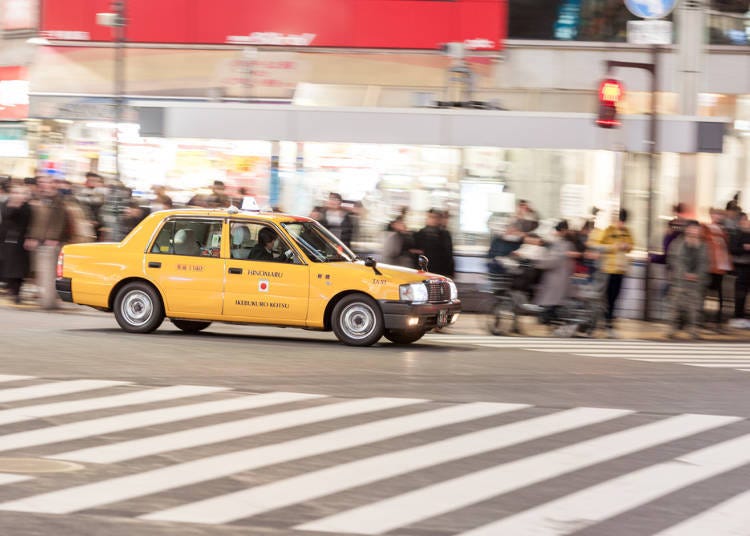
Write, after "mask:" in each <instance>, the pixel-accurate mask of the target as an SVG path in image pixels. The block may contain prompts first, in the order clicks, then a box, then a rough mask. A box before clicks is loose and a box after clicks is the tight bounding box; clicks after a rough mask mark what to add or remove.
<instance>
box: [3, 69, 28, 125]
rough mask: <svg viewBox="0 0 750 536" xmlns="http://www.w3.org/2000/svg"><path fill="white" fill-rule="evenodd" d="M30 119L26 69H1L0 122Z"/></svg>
mask: <svg viewBox="0 0 750 536" xmlns="http://www.w3.org/2000/svg"><path fill="white" fill-rule="evenodd" d="M27 117H29V82H28V79H27V77H26V69H25V68H24V67H0V121H18V120H20V119H26V118H27Z"/></svg>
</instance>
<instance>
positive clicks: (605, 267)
mask: <svg viewBox="0 0 750 536" xmlns="http://www.w3.org/2000/svg"><path fill="white" fill-rule="evenodd" d="M627 221H628V211H627V210H626V209H624V208H623V209H620V210H619V211H618V213H617V219H616V220H615V222H614V223H613V224H612V225H610V226H609V227H607V228H606V229H605V230H604V232H603V233H602V234H601V236H600V237H599V240H598V244H597V247H598V249H599V252H600V253H601V266H600V270H601V272H602V274H603V275H606V279H607V283H606V288H605V291H604V292H605V303H604V321H605V328H606V330H607V336H608V337H610V338H614V337H615V336H616V334H615V331H614V320H615V308H616V306H617V299H618V298H619V297H620V291H621V290H622V282H623V280H624V279H625V274H627V272H628V268H629V267H630V260H629V259H628V253H630V252H631V251H632V250H633V244H634V242H633V235H632V234H631V232H630V230H629V229H628V228H627V226H626V225H625V224H626V223H627Z"/></svg>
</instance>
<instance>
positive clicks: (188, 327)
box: [172, 320, 211, 333]
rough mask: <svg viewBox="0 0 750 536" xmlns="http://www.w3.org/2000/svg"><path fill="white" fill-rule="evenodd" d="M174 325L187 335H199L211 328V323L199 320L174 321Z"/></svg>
mask: <svg viewBox="0 0 750 536" xmlns="http://www.w3.org/2000/svg"><path fill="white" fill-rule="evenodd" d="M172 324H174V325H175V326H177V327H178V328H180V329H181V330H182V331H184V332H185V333H198V332H199V331H203V330H204V329H206V328H207V327H208V326H210V325H211V322H200V321H198V320H172Z"/></svg>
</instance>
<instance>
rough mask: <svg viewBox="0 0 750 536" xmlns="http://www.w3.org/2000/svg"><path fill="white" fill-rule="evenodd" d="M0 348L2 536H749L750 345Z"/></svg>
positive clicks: (68, 340)
mask: <svg viewBox="0 0 750 536" xmlns="http://www.w3.org/2000/svg"><path fill="white" fill-rule="evenodd" d="M459 327H460V326H459ZM0 334H1V335H0V336H1V337H2V340H1V341H0V363H2V365H1V366H0V526H2V527H3V528H2V534H3V536H6V535H10V536H15V535H24V536H25V535H31V534H40V535H41V534H45V535H46V534H73V535H88V534H92V535H93V534H104V533H109V534H112V535H119V534H128V535H131V534H180V535H192V534H197V535H203V534H232V535H233V534H252V535H255V534H263V535H265V534H268V535H274V534H290V535H292V534H293V535H303V534H305V535H322V534H332V533H333V534H389V535H395V534H399V535H404V536H427V535H430V536H431V535H436V536H442V535H446V536H447V535H454V534H467V535H468V534H470V535H471V536H476V535H479V534H488V535H505V534H509V535H512V536H516V535H521V534H540V535H548V534H549V535H552V534H582V535H599V534H608V535H609V536H620V535H623V536H625V535H628V536H629V535H634V534H637V535H641V534H644V535H646V534H656V533H658V532H660V531H662V530H665V529H667V528H668V527H671V526H675V525H676V524H678V523H683V522H686V521H687V522H688V523H689V524H684V525H677V528H676V532H674V531H673V532H672V533H665V534H697V535H704V534H712V535H714V534H717V535H718V534H743V535H747V534H750V532H748V531H749V529H748V528H747V527H750V519H749V518H748V514H747V512H748V511H750V509H749V508H748V505H750V495H748V496H745V495H741V494H742V493H745V492H747V491H748V489H749V487H748V485H747V482H748V481H750V479H749V478H748V477H750V425H748V421H747V418H748V417H749V416H750V396H748V391H749V388H750V372H749V371H745V370H744V368H748V369H750V357H748V360H747V361H748V364H747V365H744V364H743V363H744V361H743V360H744V359H745V358H744V355H746V354H748V348H749V347H750V345H744V344H718V343H695V344H690V345H659V344H658V343H650V342H649V343H646V342H639V341H613V342H600V341H577V342H572V341H562V342H561V343H560V344H558V343H557V342H556V341H553V340H547V341H530V340H525V339H518V340H507V339H493V338H491V337H483V336H480V335H476V334H470V333H466V334H464V333H463V332H462V331H461V330H460V329H458V330H454V331H452V332H451V331H449V332H448V333H447V334H441V335H428V336H427V337H426V338H425V339H423V341H420V342H419V343H417V344H414V345H411V346H409V347H397V346H394V345H391V344H390V343H387V342H385V341H384V342H382V343H381V344H379V345H377V346H375V347H372V348H365V349H356V348H349V347H346V346H343V345H341V344H339V343H338V342H337V341H336V340H335V338H334V337H333V335H331V334H327V333H316V332H306V331H302V330H292V329H278V328H265V327H246V326H233V325H218V324H217V325H214V326H211V328H209V330H208V331H207V332H205V333H202V334H199V335H186V334H183V333H181V332H179V331H178V330H176V329H175V328H174V327H173V326H172V325H171V324H170V323H169V322H165V323H164V325H163V326H162V328H161V329H160V330H159V331H158V332H156V333H154V334H151V335H131V334H127V333H124V332H122V331H120V330H119V328H118V327H117V324H116V323H115V321H114V319H113V318H112V316H111V315H107V314H104V313H98V312H96V311H93V310H87V309H77V308H73V309H66V310H64V311H62V312H40V311H37V310H32V309H24V308H12V307H8V306H3V307H0ZM581 354H585V355H581ZM640 358H647V359H648V361H641V360H638V359H640ZM732 360H734V361H732ZM732 363H737V364H736V366H733V365H731V364H732ZM743 367H744V368H743ZM14 375H17V376H25V377H26V378H22V377H14ZM81 380H100V381H104V382H123V383H92V382H82V381H81ZM184 386H195V387H184ZM279 393H286V394H279ZM258 395H260V398H258ZM746 435H747V436H746ZM19 458H32V460H31V461H30V462H29V465H26V466H24V467H23V468H20V465H19V463H20V462H19V460H18V459H19ZM40 460H41V461H44V460H47V461H48V460H63V461H65V462H72V463H73V464H75V465H73V466H71V467H68V468H72V469H73V470H70V471H66V472H37V473H35V472H30V471H29V468H31V469H32V470H35V469H36V470H41V465H40ZM21 478H25V480H20V479H21ZM701 513H702V514H703V516H704V517H700V518H693V516H696V515H699V514H701ZM717 516H718V517H717ZM743 516H744V517H743ZM717 519H719V520H720V521H717ZM700 523H704V525H701V524H700ZM706 523H708V524H709V525H705V524H706ZM733 523H734V524H736V527H734V526H733V525H732V524H733ZM705 526H711V527H712V529H711V530H710V531H709V532H702V531H703V530H705ZM480 527H484V528H482V529H481V530H478V529H479V528H480ZM701 527H704V528H701ZM717 527H718V528H717Z"/></svg>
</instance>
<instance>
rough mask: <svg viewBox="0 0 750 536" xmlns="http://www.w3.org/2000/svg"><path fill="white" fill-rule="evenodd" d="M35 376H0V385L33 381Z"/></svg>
mask: <svg viewBox="0 0 750 536" xmlns="http://www.w3.org/2000/svg"><path fill="white" fill-rule="evenodd" d="M34 379H36V377H35V376H19V375H17V374H0V383H3V382H17V381H21V380H34Z"/></svg>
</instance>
